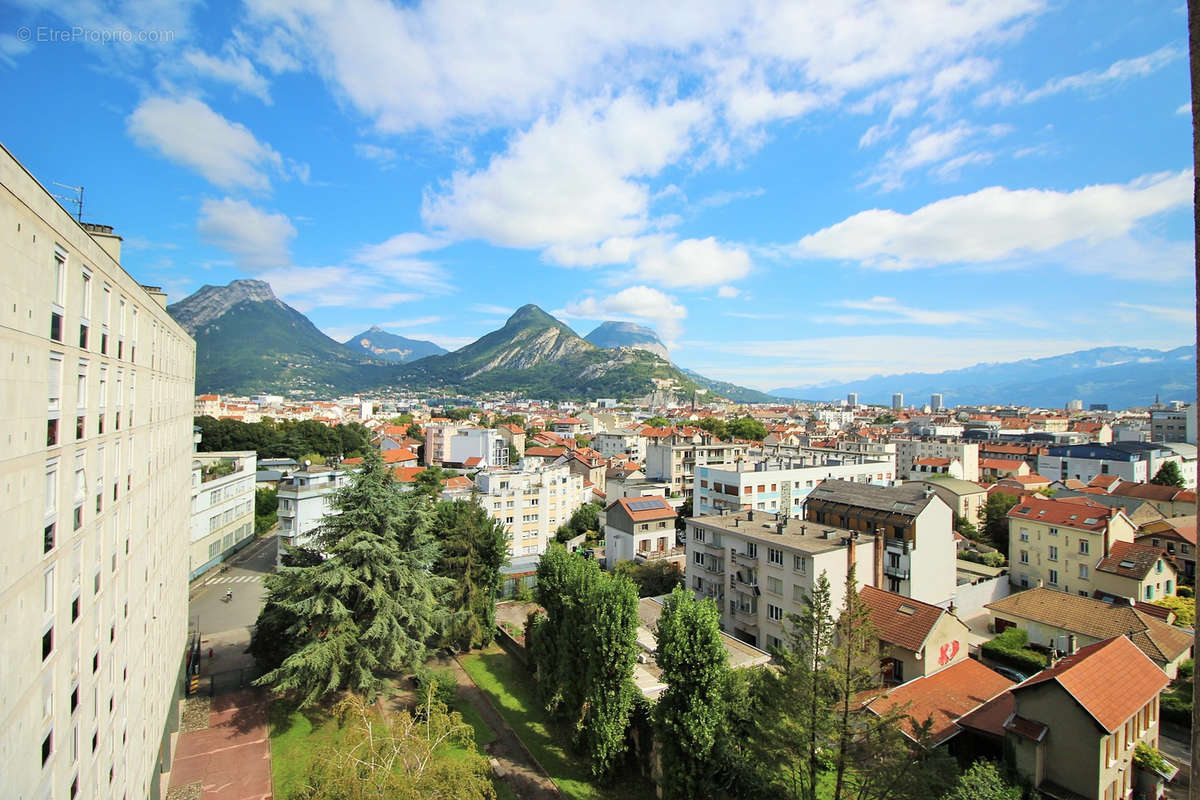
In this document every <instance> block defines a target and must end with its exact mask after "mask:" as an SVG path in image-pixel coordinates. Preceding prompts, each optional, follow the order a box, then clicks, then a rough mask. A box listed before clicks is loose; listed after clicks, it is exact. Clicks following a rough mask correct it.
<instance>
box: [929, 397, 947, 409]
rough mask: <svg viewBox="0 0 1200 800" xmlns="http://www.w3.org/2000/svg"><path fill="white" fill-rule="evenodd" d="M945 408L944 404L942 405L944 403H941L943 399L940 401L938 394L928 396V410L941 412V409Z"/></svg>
mask: <svg viewBox="0 0 1200 800" xmlns="http://www.w3.org/2000/svg"><path fill="white" fill-rule="evenodd" d="M945 407H946V406H945V404H944V402H943V399H942V396H941V395H940V394H931V395H929V408H930V410H932V411H941V410H942V409H943V408H945Z"/></svg>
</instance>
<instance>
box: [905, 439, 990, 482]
mask: <svg viewBox="0 0 1200 800" xmlns="http://www.w3.org/2000/svg"><path fill="white" fill-rule="evenodd" d="M892 444H894V445H895V446H896V472H897V473H898V474H900V475H906V476H907V475H910V474H912V473H914V472H919V470H917V469H916V467H917V466H918V465H917V462H918V460H920V459H927V458H937V459H946V462H947V464H949V463H950V462H953V461H957V462H958V463H959V464H960V465H961V474H956V475H954V477H956V478H959V479H961V480H964V481H977V480H979V443H978V442H963V441H959V440H958V439H949V438H938V439H933V438H929V439H905V438H900V437H893V438H892ZM916 477H920V476H916Z"/></svg>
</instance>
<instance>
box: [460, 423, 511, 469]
mask: <svg viewBox="0 0 1200 800" xmlns="http://www.w3.org/2000/svg"><path fill="white" fill-rule="evenodd" d="M444 463H446V464H451V465H454V466H459V467H463V468H466V469H492V468H493V467H495V468H499V469H504V468H506V467H507V466H508V441H507V440H506V439H505V438H504V437H503V436H501V435H500V432H499V431H497V430H496V429H494V428H460V429H458V431H456V432H455V433H454V435H453V436H451V437H450V458H449V459H448V460H446V461H445V462H444Z"/></svg>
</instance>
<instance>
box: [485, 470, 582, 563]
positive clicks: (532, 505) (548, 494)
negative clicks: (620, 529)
mask: <svg viewBox="0 0 1200 800" xmlns="http://www.w3.org/2000/svg"><path fill="white" fill-rule="evenodd" d="M475 485H476V486H478V487H479V493H478V494H477V495H476V499H477V501H478V502H479V504H480V505H481V506H483V508H484V510H485V511H487V512H488V516H490V517H491V518H492V519H498V520H500V521H501V522H503V523H504V524H505V525H506V526H507V527H508V532H509V551H510V553H511V554H512V556H513V558H514V559H515V558H517V557H518V556H540V555H541V554H542V553H544V552H546V548H547V547H549V546H550V542H551V541H553V539H554V534H555V533H557V532H558V528H559V526H560V525H563V524H564V523H566V522H567V521H568V520H569V519H571V515H572V514H574V513H575V511H576V509H578V508H579V507H580V506H581V505H583V504H584V503H585V502H586V501H587V500H588V499H590V498H589V497H588V495H590V494H591V491H592V490H591V487H588V488H587V489H584V486H583V477H582V476H580V475H576V474H575V473H573V472H571V470H570V469H569V468H568V467H567V465H566V464H547V465H542V466H533V465H532V463H531V462H528V461H525V460H524V459H522V461H521V464H520V465H519V466H518V467H517V468H516V469H504V470H488V471H486V472H480V473H479V474H478V475H476V476H475Z"/></svg>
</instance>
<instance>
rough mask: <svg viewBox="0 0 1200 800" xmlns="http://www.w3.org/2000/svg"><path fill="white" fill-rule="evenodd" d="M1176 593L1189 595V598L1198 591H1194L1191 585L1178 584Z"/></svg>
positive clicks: (1181, 595)
mask: <svg viewBox="0 0 1200 800" xmlns="http://www.w3.org/2000/svg"><path fill="white" fill-rule="evenodd" d="M1175 594H1177V595H1179V596H1180V597H1188V598H1192V597H1195V596H1196V592H1195V591H1193V590H1192V587H1190V586H1176V587H1175Z"/></svg>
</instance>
